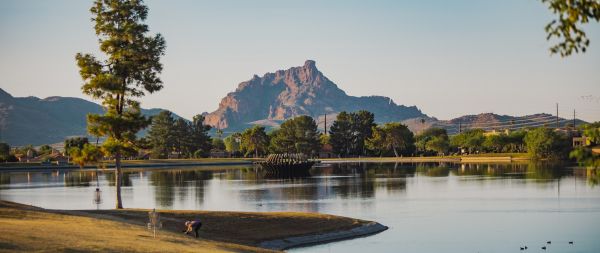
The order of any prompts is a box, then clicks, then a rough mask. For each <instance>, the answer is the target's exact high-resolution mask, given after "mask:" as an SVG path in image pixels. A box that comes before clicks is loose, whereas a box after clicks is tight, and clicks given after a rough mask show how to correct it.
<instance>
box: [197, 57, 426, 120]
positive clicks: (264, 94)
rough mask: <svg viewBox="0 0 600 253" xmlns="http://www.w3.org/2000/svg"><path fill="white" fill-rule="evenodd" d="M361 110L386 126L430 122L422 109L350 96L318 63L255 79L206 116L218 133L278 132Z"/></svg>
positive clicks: (389, 101) (242, 86)
mask: <svg viewBox="0 0 600 253" xmlns="http://www.w3.org/2000/svg"><path fill="white" fill-rule="evenodd" d="M358 110H367V111H370V112H373V113H374V114H375V117H376V119H375V120H376V121H377V122H380V123H382V122H390V121H402V120H407V119H412V118H428V119H429V117H428V116H427V115H425V114H423V113H422V112H421V111H420V110H419V109H418V108H417V107H416V106H404V105H398V104H396V103H394V101H392V99H391V98H389V97H384V96H366V97H355V96H349V95H347V94H346V92H344V91H343V90H342V89H340V88H338V86H337V85H336V84H335V83H333V82H332V81H331V80H329V79H328V78H327V77H325V76H324V75H323V73H321V72H320V71H319V70H318V69H317V67H316V65H315V62H314V61H311V60H308V61H306V62H305V63H304V65H303V66H299V67H292V68H290V69H287V70H278V71H276V72H274V73H266V74H265V75H263V76H262V77H259V76H257V75H255V76H254V77H253V78H252V79H250V80H248V81H245V82H242V83H240V84H239V85H238V88H237V89H236V90H235V91H234V92H231V93H229V94H227V96H226V97H224V98H223V99H222V100H221V103H220V104H219V107H218V109H217V110H216V111H214V112H212V113H208V114H205V116H206V120H205V122H206V123H207V124H209V125H211V126H213V127H215V128H220V129H227V130H229V131H239V130H241V129H244V128H247V127H249V126H250V125H252V124H260V125H265V126H269V127H276V126H278V125H279V124H280V123H281V122H282V121H283V120H285V119H288V118H292V117H295V116H299V115H309V116H311V117H313V118H316V119H317V120H318V121H319V123H321V122H322V121H323V120H324V116H323V115H325V114H327V115H328V121H329V122H333V120H334V116H335V115H336V114H337V113H339V112H341V111H348V112H353V111H358ZM321 124H322V123H321ZM321 124H320V125H321ZM321 127H322V125H321Z"/></svg>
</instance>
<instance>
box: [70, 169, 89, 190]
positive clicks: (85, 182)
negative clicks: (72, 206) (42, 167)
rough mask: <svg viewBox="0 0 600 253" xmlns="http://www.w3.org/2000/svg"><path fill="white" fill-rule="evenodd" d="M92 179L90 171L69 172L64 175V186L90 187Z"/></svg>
mask: <svg viewBox="0 0 600 253" xmlns="http://www.w3.org/2000/svg"><path fill="white" fill-rule="evenodd" d="M94 179H95V177H94V175H93V172H92V171H70V172H67V173H65V186H67V187H70V186H90V182H91V181H92V180H94Z"/></svg>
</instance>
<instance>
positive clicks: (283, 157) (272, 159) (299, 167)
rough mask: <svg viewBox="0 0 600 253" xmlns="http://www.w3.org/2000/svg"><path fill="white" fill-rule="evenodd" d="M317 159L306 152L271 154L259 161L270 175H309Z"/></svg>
mask: <svg viewBox="0 0 600 253" xmlns="http://www.w3.org/2000/svg"><path fill="white" fill-rule="evenodd" d="M316 162H317V161H315V160H311V159H308V157H307V156H306V155H304V154H300V153H297V154H287V153H286V154H270V155H269V156H267V159H265V160H264V161H260V162H257V164H259V165H260V166H261V167H262V168H263V169H264V170H265V171H266V172H267V175H269V176H307V175H310V174H309V172H308V170H310V168H311V167H312V166H313V165H314V164H315V163H316Z"/></svg>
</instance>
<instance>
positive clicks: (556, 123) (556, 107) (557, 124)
mask: <svg viewBox="0 0 600 253" xmlns="http://www.w3.org/2000/svg"><path fill="white" fill-rule="evenodd" d="M556 129H558V103H556Z"/></svg>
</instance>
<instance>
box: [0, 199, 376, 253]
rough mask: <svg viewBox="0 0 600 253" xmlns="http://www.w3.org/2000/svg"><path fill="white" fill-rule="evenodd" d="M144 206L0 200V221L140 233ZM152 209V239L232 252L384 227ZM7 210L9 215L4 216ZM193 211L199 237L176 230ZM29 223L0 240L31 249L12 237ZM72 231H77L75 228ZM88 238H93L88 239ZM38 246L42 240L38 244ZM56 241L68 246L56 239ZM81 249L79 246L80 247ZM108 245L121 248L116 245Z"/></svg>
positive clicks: (343, 220)
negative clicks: (155, 216)
mask: <svg viewBox="0 0 600 253" xmlns="http://www.w3.org/2000/svg"><path fill="white" fill-rule="evenodd" d="M148 211H150V210H149V209H121V210H116V209H108V210H55V209H44V208H40V207H36V206H30V205H25V204H20V203H15V202H10V201H3V200H0V213H1V214H3V215H2V216H0V221H1V222H3V223H5V224H10V222H15V223H16V222H23V220H26V222H34V223H35V222H38V221H37V219H39V217H40V216H50V217H51V218H48V219H46V221H44V222H45V223H44V224H46V223H48V222H50V223H52V224H54V225H47V224H46V226H47V227H50V228H53V227H54V226H66V227H71V226H72V227H76V228H78V229H84V228H81V227H79V225H78V223H81V221H77V223H75V224H70V223H68V222H65V220H69V219H76V220H80V219H85V220H90V221H85V222H89V223H99V224H100V223H106V222H110V223H111V224H113V225H112V227H114V229H117V230H118V231H119V232H122V233H127V234H133V233H138V235H137V236H138V237H140V236H143V235H139V234H140V231H141V233H148V231H147V230H146V229H147V228H146V222H147V219H148ZM157 212H159V213H160V215H161V223H162V229H161V230H160V231H159V234H160V236H159V237H157V238H159V239H156V240H155V242H157V243H172V241H173V240H174V239H173V238H177V240H181V241H182V242H183V241H185V242H186V243H187V241H196V242H198V243H204V244H207V243H208V244H211V245H212V244H214V245H212V246H215V245H216V246H215V247H220V248H219V249H221V250H224V251H230V250H231V251H232V252H238V250H236V249H243V250H242V251H243V252H280V251H283V250H285V249H290V248H296V247H306V246H310V245H317V244H324V243H328V242H333V241H341V240H350V239H354V238H359V237H365V236H369V235H373V234H377V233H380V232H383V231H385V230H387V229H388V227H386V226H384V225H382V224H379V223H377V222H374V221H365V220H359V219H354V218H349V217H343V216H335V215H328V214H320V213H299V212H228V211H194V210H157ZM23 213H25V215H26V214H27V213H32V214H31V215H30V216H31V217H30V218H27V219H24V218H23V215H24V214H23ZM7 214H8V215H7ZM11 215H12V216H15V217H10V216H11ZM198 217H200V219H201V220H202V222H203V224H204V225H203V226H202V228H201V229H200V238H199V239H195V238H193V237H189V236H185V235H183V234H181V231H180V230H181V228H182V226H183V222H184V221H186V220H193V219H196V218H198ZM48 220H49V221H48ZM39 222H41V221H39ZM30 227H31V225H29V226H22V225H17V226H12V227H5V228H0V231H2V233H1V234H3V235H4V236H2V235H0V245H10V246H11V247H15V249H21V250H22V251H30V250H32V249H31V248H28V247H30V246H28V244H26V243H25V242H22V243H18V241H20V240H27V238H14V237H15V235H14V234H21V233H27V231H29V230H30ZM129 227H131V228H129ZM11 228H12V229H11ZM70 230H72V228H71V229H70ZM129 230H131V231H129ZM74 232H77V233H78V232H79V231H74ZM49 233H51V234H52V231H49ZM103 233H109V231H99V232H95V234H94V233H92V235H91V236H92V238H96V237H100V238H101V237H103V236H105V235H103ZM113 233H114V232H113ZM3 237H4V238H3ZM6 237H8V239H7V238H6ZM163 238H164V240H163ZM169 238H171V239H169ZM63 239H64V240H66V238H61V237H60V236H59V235H55V236H52V240H53V242H56V243H59V244H60V243H62V241H63ZM123 240H126V239H123ZM135 240H139V238H138V239H135V238H134V242H131V243H135ZM15 241H17V242H15ZM88 241H90V240H88ZM91 241H92V242H91V243H93V240H91ZM86 243H88V242H86ZM21 244H23V245H21ZM86 246H88V245H86ZM38 247H45V246H44V245H38ZM59 247H71V246H69V245H62V246H59ZM88 247H89V246H88ZM82 249H85V248H84V247H82ZM38 250H39V249H38ZM114 250H116V251H122V249H114ZM114 250H113V251H114ZM84 251H85V250H84ZM126 251H127V250H126Z"/></svg>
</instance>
